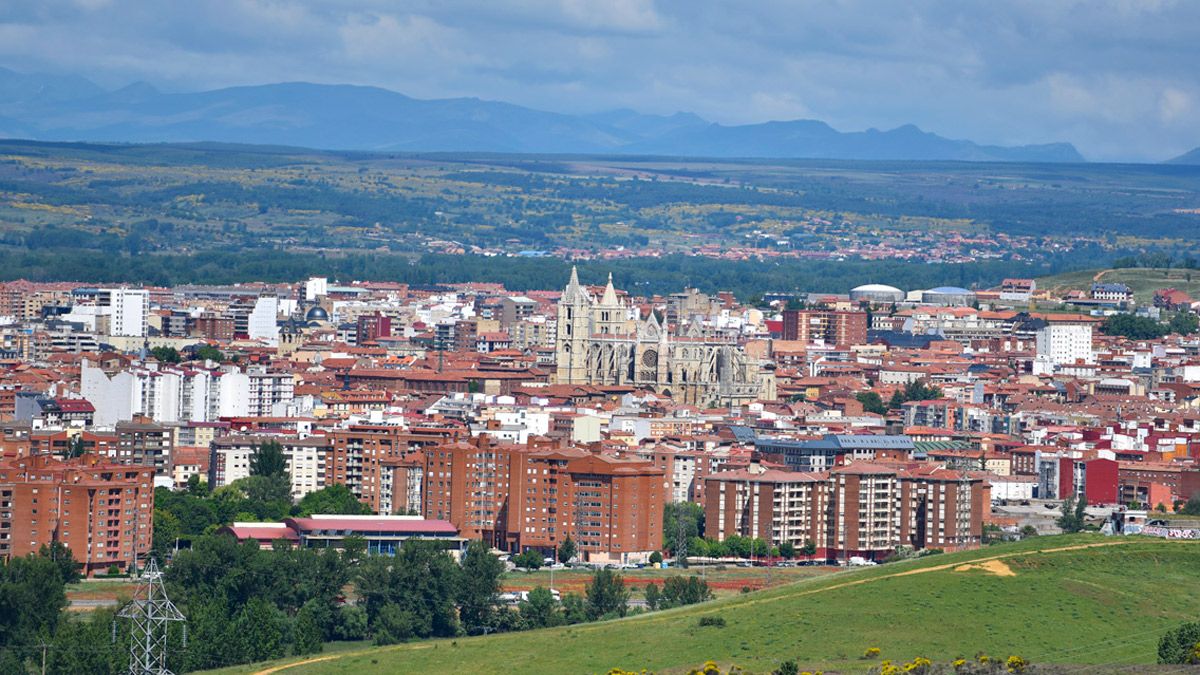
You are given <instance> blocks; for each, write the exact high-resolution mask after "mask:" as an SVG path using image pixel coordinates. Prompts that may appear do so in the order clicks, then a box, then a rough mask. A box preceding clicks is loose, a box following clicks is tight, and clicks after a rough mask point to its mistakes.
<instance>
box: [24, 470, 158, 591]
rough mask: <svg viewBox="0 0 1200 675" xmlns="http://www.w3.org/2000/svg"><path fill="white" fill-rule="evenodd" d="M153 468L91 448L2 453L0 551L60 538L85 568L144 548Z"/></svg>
mask: <svg viewBox="0 0 1200 675" xmlns="http://www.w3.org/2000/svg"><path fill="white" fill-rule="evenodd" d="M153 513H154V471H153V469H151V468H148V467H136V466H126V465H120V464H113V463H110V462H107V461H106V460H104V459H103V458H101V457H98V456H96V455H84V456H83V457H80V458H76V459H71V460H66V461H62V460H58V459H54V458H53V457H50V456H48V455H35V456H31V457H22V458H18V459H10V460H0V558H4V559H11V558H13V557H20V556H24V555H28V554H30V553H36V552H37V551H38V549H40V548H41V547H42V546H46V545H49V544H52V543H54V542H58V543H61V544H63V545H64V546H66V547H67V548H68V549H70V551H71V554H72V556H73V557H74V558H75V560H76V561H77V562H79V563H80V564H81V565H82V572H83V574H84V575H86V576H91V575H92V574H95V573H97V572H106V571H108V570H109V569H110V568H114V567H115V568H116V569H117V570H121V571H124V570H128V569H129V568H130V567H131V566H133V565H134V564H135V563H136V562H137V560H138V559H139V558H141V559H144V558H145V557H146V556H147V555H148V554H149V553H150V545H151V542H152V538H153V533H152V529H151V528H152V519H153Z"/></svg>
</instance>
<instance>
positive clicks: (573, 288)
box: [562, 265, 589, 304]
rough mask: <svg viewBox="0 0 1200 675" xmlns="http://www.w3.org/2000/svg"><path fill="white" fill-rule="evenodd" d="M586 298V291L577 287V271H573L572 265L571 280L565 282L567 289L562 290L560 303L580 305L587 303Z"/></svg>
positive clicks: (572, 266) (581, 287)
mask: <svg viewBox="0 0 1200 675" xmlns="http://www.w3.org/2000/svg"><path fill="white" fill-rule="evenodd" d="M588 297H589V296H588V293H587V291H586V290H584V288H583V286H580V285H579V271H578V270H576V269H575V266H574V265H571V280H570V281H568V282H567V287H566V289H564V290H563V294H562V301H563V302H567V303H579V304H582V303H584V302H587V300H588Z"/></svg>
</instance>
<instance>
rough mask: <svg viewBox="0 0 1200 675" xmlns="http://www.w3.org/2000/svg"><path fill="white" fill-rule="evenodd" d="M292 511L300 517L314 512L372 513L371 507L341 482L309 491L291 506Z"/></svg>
mask: <svg viewBox="0 0 1200 675" xmlns="http://www.w3.org/2000/svg"><path fill="white" fill-rule="evenodd" d="M292 512H293V513H295V514H297V515H299V516H300V517H302V518H307V517H309V516H311V515H312V514H314V513H322V514H344V515H355V516H366V515H370V514H371V513H372V511H371V507H370V506H367V505H366V504H364V503H362V502H360V501H359V500H358V498H357V497H355V496H354V493H353V492H351V491H350V488H348V487H346V486H345V485H343V484H341V483H335V484H333V485H330V486H329V487H324V488H321V489H320V490H315V491H313V492H310V493H308V494H306V495H304V497H302V498H301V499H300V503H299V504H296V506H295V507H293V508H292Z"/></svg>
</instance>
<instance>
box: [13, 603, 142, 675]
mask: <svg viewBox="0 0 1200 675" xmlns="http://www.w3.org/2000/svg"><path fill="white" fill-rule="evenodd" d="M114 620H116V612H115V611H114V610H112V609H108V608H105V609H97V610H95V611H93V612H91V613H90V616H88V617H87V618H78V619H76V620H73V621H62V622H60V623H59V626H58V631H57V632H56V633H55V634H54V639H53V640H52V641H51V643H50V649H49V650H47V659H46V672H47V673H52V674H53V675H75V674H76V673H119V672H125V671H127V670H128V668H129V663H128V658H127V657H128V640H127V639H118V640H117V641H114V640H113V639H112V626H113V621H114ZM122 637H123V636H122ZM8 672H18V673H25V672H28V671H26V670H25V669H23V668H22V669H20V670H16V671H12V670H9V669H6V668H5V667H4V665H3V664H0V673H8Z"/></svg>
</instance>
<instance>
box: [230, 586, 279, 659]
mask: <svg viewBox="0 0 1200 675" xmlns="http://www.w3.org/2000/svg"><path fill="white" fill-rule="evenodd" d="M234 635H235V636H236V639H237V641H238V644H239V645H240V646H241V650H240V653H241V659H240V661H241V662H243V663H245V662H251V661H267V660H270V659H277V658H279V657H281V656H283V617H282V616H281V615H280V613H279V610H277V609H275V607H274V606H273V605H272V604H271V603H270V602H269V601H268V600H267V599H266V598H262V597H255V598H251V599H250V601H249V602H247V603H246V605H245V606H244V607H242V610H241V611H240V612H238V614H237V618H236V619H235V620H234Z"/></svg>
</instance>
